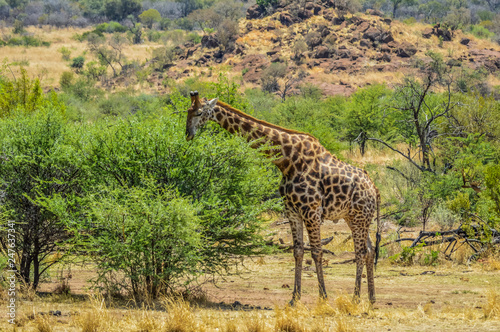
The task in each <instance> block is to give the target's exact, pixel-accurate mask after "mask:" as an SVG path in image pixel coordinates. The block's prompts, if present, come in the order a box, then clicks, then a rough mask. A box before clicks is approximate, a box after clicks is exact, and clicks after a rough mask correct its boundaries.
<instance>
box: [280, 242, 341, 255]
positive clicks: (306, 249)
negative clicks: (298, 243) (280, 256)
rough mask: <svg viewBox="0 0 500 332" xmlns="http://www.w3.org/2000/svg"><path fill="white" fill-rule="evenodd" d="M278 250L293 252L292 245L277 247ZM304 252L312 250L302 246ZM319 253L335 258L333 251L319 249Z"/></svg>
mask: <svg viewBox="0 0 500 332" xmlns="http://www.w3.org/2000/svg"><path fill="white" fill-rule="evenodd" d="M278 249H280V250H293V245H281V246H278ZM304 250H305V251H311V250H312V248H311V247H309V246H304ZM321 251H322V252H323V253H324V254H330V255H333V256H335V253H334V252H333V251H330V250H328V249H321Z"/></svg>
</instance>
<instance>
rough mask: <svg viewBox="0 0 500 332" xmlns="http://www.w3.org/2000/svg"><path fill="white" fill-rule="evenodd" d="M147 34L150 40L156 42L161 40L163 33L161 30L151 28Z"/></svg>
mask: <svg viewBox="0 0 500 332" xmlns="http://www.w3.org/2000/svg"><path fill="white" fill-rule="evenodd" d="M146 36H147V37H148V40H149V41H150V42H153V43H156V42H158V41H159V40H160V38H161V36H162V34H161V32H160V31H155V30H149V31H148V32H147V33H146Z"/></svg>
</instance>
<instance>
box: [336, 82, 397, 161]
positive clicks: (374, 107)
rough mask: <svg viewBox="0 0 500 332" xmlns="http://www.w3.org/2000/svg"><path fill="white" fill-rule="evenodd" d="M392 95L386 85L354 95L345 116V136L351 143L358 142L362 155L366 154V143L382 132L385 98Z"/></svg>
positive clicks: (373, 86)
mask: <svg viewBox="0 0 500 332" xmlns="http://www.w3.org/2000/svg"><path fill="white" fill-rule="evenodd" d="M389 95H390V91H389V90H388V89H387V87H386V86H385V85H372V86H370V87H367V88H364V89H360V90H358V91H357V92H356V93H354V94H353V95H352V96H351V98H350V100H349V103H347V105H346V111H345V113H344V114H343V120H342V123H343V125H344V126H343V127H344V128H345V132H344V135H345V137H346V138H347V139H348V140H349V141H350V142H357V143H358V144H359V150H360V152H361V155H364V154H365V151H366V143H367V141H368V138H369V137H370V136H371V135H374V134H376V135H379V134H380V133H383V130H381V126H382V117H383V109H382V107H383V102H384V98H385V97H387V96H389Z"/></svg>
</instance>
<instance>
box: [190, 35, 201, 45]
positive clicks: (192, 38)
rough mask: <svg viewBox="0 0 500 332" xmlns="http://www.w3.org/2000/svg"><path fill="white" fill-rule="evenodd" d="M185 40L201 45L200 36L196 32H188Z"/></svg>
mask: <svg viewBox="0 0 500 332" xmlns="http://www.w3.org/2000/svg"><path fill="white" fill-rule="evenodd" d="M187 40H189V41H190V42H192V43H194V44H199V43H201V36H200V35H199V34H197V33H196V32H190V33H188V35H187Z"/></svg>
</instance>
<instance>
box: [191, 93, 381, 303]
mask: <svg viewBox="0 0 500 332" xmlns="http://www.w3.org/2000/svg"><path fill="white" fill-rule="evenodd" d="M191 102H192V103H191V107H190V108H189V109H188V116H187V123H186V139H187V140H190V139H192V138H193V137H194V135H195V134H196V131H197V130H198V128H200V127H201V126H203V125H204V124H205V123H206V122H207V121H214V122H217V123H218V124H220V125H221V126H222V127H223V128H224V129H226V130H228V131H229V132H230V133H239V134H241V135H243V136H245V137H247V139H248V140H256V143H255V144H254V145H255V146H261V145H262V144H268V146H269V147H270V148H269V149H268V150H267V152H268V154H269V155H270V156H271V157H273V158H272V159H271V160H272V162H273V163H274V164H275V165H276V166H277V167H278V168H279V169H280V171H281V172H282V173H283V178H282V181H281V185H280V194H281V196H282V197H283V200H284V204H285V213H286V216H287V217H288V219H289V221H290V227H291V229H292V236H293V254H294V257H295V285H294V290H293V296H292V303H293V302H294V301H296V300H299V299H300V294H301V278H302V260H303V257H304V240H303V233H304V225H305V227H306V230H307V233H308V235H309V241H310V243H311V253H312V258H313V260H314V263H315V264H316V273H317V276H318V283H319V293H320V296H321V297H323V298H326V289H325V282H324V278H323V267H322V256H323V251H322V249H321V232H320V225H321V224H322V221H323V220H325V219H327V220H338V219H344V220H345V221H346V222H347V225H349V228H350V229H351V231H352V238H353V241H354V250H355V254H356V281H355V287H354V295H355V297H359V293H360V289H361V276H362V273H363V267H364V266H365V265H366V275H367V279H368V293H369V298H370V301H371V302H372V303H373V302H375V284H374V279H373V272H374V263H375V262H376V256H378V255H377V254H376V253H378V246H379V241H380V236H379V228H380V227H379V224H380V218H379V206H380V194H379V191H378V189H377V188H376V187H375V185H374V183H373V181H372V180H371V179H370V177H369V176H368V173H367V172H366V171H364V170H362V169H359V168H357V167H354V166H351V165H349V164H346V163H344V162H342V161H340V160H339V159H337V158H336V157H335V156H333V155H332V154H331V153H330V152H328V150H326V149H325V148H324V147H323V146H322V145H321V144H320V143H319V141H318V140H317V139H316V138H314V137H313V136H311V135H309V134H306V133H302V132H299V131H295V130H290V129H286V128H282V127H279V126H276V125H273V124H271V123H267V122H265V121H262V120H258V119H255V118H253V117H251V116H250V115H248V114H245V113H243V112H241V111H239V110H237V109H235V108H233V107H231V106H229V105H227V104H225V103H222V102H220V101H218V100H217V99H212V100H210V101H204V102H202V101H200V99H199V96H198V92H196V91H195V92H191ZM257 139H258V140H257ZM375 215H376V217H377V241H376V245H375V248H373V246H372V243H371V241H370V237H369V228H370V224H371V221H372V219H373V218H374V216H375Z"/></svg>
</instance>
